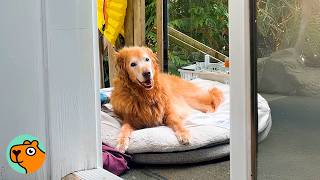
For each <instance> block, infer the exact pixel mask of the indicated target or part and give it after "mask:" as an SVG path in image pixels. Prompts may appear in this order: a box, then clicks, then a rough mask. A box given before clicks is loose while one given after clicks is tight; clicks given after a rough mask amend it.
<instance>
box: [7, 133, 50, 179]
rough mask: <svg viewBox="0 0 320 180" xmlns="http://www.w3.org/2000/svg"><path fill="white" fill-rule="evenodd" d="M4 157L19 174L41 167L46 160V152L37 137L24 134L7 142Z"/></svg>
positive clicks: (34, 170) (32, 171) (29, 172)
mask: <svg viewBox="0 0 320 180" xmlns="http://www.w3.org/2000/svg"><path fill="white" fill-rule="evenodd" d="M6 157H7V161H8V163H9V165H10V167H11V168H12V169H14V170H15V171H17V172H18V173H21V174H31V173H34V172H36V171H37V170H38V169H40V168H41V166H42V165H43V163H44V162H45V160H46V153H45V148H44V145H43V143H42V142H41V141H39V140H38V138H36V137H34V136H31V135H29V134H24V135H20V136H17V137H16V138H14V139H13V140H12V141H11V142H10V143H9V145H8V147H7V151H6Z"/></svg>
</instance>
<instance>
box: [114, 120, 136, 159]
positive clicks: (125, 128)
mask: <svg viewBox="0 0 320 180" xmlns="http://www.w3.org/2000/svg"><path fill="white" fill-rule="evenodd" d="M133 130H134V129H133V128H132V127H131V125H130V124H128V123H124V124H123V125H122V127H121V130H120V134H119V137H118V145H117V147H116V149H117V150H119V151H120V152H122V153H124V152H125V151H126V150H127V149H128V146H129V140H130V139H129V138H130V135H131V133H132V131H133Z"/></svg>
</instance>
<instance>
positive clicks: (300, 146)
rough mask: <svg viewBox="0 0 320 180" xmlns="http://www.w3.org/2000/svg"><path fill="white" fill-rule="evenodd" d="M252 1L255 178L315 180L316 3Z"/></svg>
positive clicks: (319, 161) (319, 94) (319, 122)
mask: <svg viewBox="0 0 320 180" xmlns="http://www.w3.org/2000/svg"><path fill="white" fill-rule="evenodd" d="M256 2H257V3H256V12H257V36H256V38H257V43H256V52H257V56H258V58H257V80H258V92H259V94H260V95H261V96H262V97H263V98H265V99H266V100H267V102H268V105H269V107H270V109H271V117H272V126H271V119H270V117H267V115H266V116H265V118H266V119H269V120H265V122H259V139H260V140H261V139H263V138H264V137H265V136H266V135H267V134H268V136H267V137H266V138H265V139H264V140H263V141H262V142H260V143H259V145H258V179H268V180H269V179H277V180H278V179H290V180H294V179H297V180H302V179H320V173H319V170H320V156H319V152H320V141H319V137H320V116H319V115H320V114H319V110H320V1H319V0H281V1H278V0H257V1H256ZM259 103H260V104H259ZM259 103H258V107H259V110H260V114H259V116H260V115H261V111H263V109H261V101H259ZM265 110H268V109H265ZM270 127H271V128H270Z"/></svg>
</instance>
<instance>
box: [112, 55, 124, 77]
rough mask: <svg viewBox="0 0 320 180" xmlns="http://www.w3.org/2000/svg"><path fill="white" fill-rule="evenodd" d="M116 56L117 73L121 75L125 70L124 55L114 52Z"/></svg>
mask: <svg viewBox="0 0 320 180" xmlns="http://www.w3.org/2000/svg"><path fill="white" fill-rule="evenodd" d="M114 56H115V57H116V62H115V68H116V71H117V72H118V73H119V72H121V71H123V70H124V66H125V64H124V57H123V55H122V53H119V52H116V51H115V52H114Z"/></svg>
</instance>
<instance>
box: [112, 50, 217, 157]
mask: <svg viewBox="0 0 320 180" xmlns="http://www.w3.org/2000/svg"><path fill="white" fill-rule="evenodd" d="M116 56H117V60H116V77H115V79H114V81H113V82H114V89H113V91H112V94H111V104H112V106H113V110H114V113H115V114H116V115H118V116H119V117H120V118H121V119H122V127H121V130H120V134H119V137H118V145H117V149H118V150H120V151H121V152H125V151H126V149H127V148H128V145H129V138H130V134H131V133H132V132H133V131H134V130H137V129H142V128H150V127H156V126H162V125H165V126H167V127H169V128H171V129H172V130H173V132H174V133H175V135H176V137H177V140H178V141H179V142H180V143H181V144H184V145H187V144H189V141H190V138H191V137H190V133H189V131H188V130H187V129H186V128H185V127H184V122H183V120H184V119H185V117H186V116H187V115H188V112H190V110H191V108H193V109H196V110H200V111H202V112H214V111H215V109H216V108H217V106H218V105H219V104H220V103H221V101H222V92H221V91H220V90H218V89H217V88H213V89H210V90H208V91H207V90H203V89H201V88H199V87H198V86H196V85H194V84H192V83H191V82H188V81H186V80H183V79H181V78H179V77H177V76H173V75H169V74H164V73H160V71H159V67H158V62H157V58H156V55H155V54H154V53H153V52H152V50H151V49H149V48H146V47H125V48H123V49H121V50H120V51H119V52H118V53H116Z"/></svg>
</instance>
